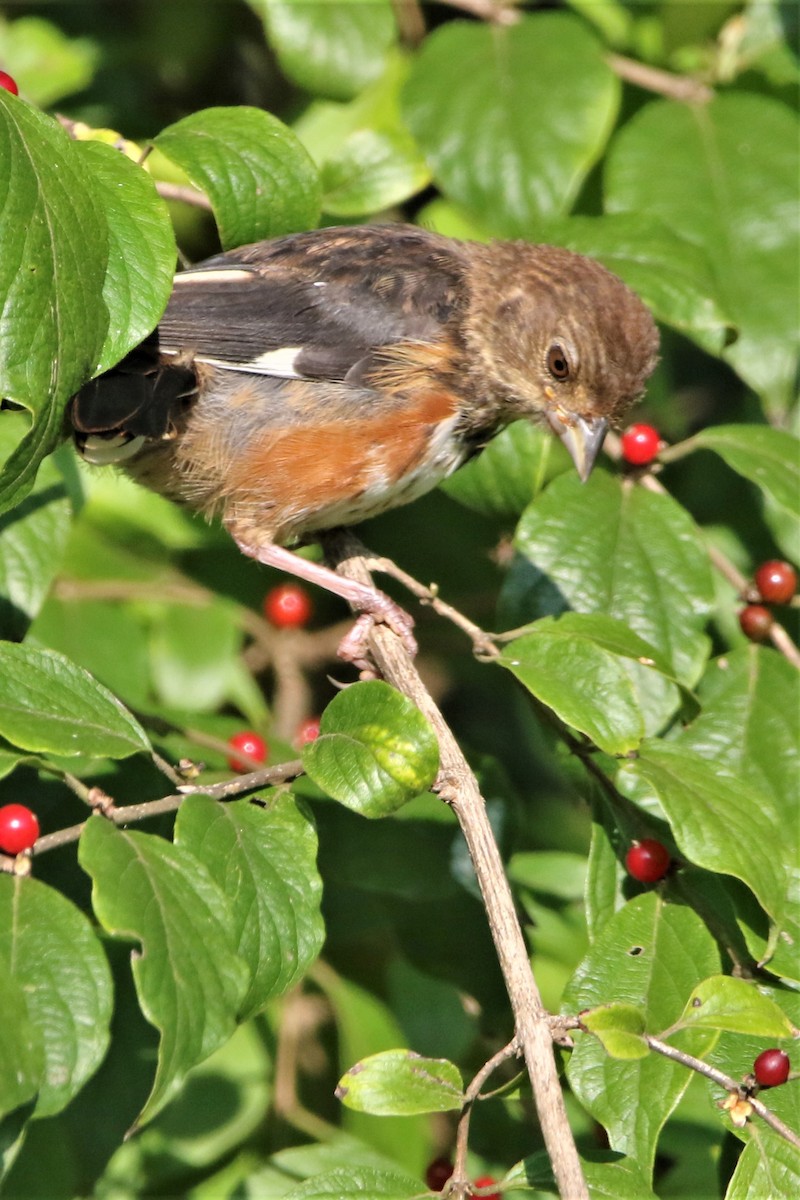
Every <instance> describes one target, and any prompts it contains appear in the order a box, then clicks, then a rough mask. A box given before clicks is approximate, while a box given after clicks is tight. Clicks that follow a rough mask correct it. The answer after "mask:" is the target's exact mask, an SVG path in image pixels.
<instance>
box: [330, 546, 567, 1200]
mask: <svg viewBox="0 0 800 1200" xmlns="http://www.w3.org/2000/svg"><path fill="white" fill-rule="evenodd" d="M326 550H327V551H328V553H329V555H330V557H331V559H332V560H333V561H335V562H336V563H338V564H339V567H338V569H339V570H340V572H341V573H342V574H343V575H346V576H347V577H348V578H350V579H357V580H359V581H360V582H362V583H366V584H368V585H372V579H371V576H370V573H369V571H368V570H367V567H366V565H365V563H364V561H363V560H362V558H361V555H362V552H363V547H362V546H361V544H360V543H359V542H358V541H357V540H356V539H355V538H354V537H353V536H352V535H351V534H348V533H340V534H336V535H329V536H328V537H327V538H326ZM370 649H371V652H372V654H373V657H374V658H375V661H376V663H377V665H378V668H379V669H380V671H381V674H382V675H383V677H384V678H385V679H387V680H388V681H389V683H391V684H392V685H393V686H394V687H396V688H397V689H398V691H400V692H402V693H403V694H404V695H406V696H408V697H409V699H411V700H412V701H413V702H414V703H415V704H416V706H417V707H418V708H419V709H420V711H421V712H422V713H423V714H424V716H426V717H427V719H428V721H429V722H430V723H431V725H432V726H433V729H434V730H435V732H436V736H437V738H438V741H439V755H440V770H439V777H438V780H437V785H436V786H437V790H438V792H439V795H440V797H441V798H442V800H444V801H446V802H447V803H448V804H450V806H451V807H452V809H453V811H454V812H455V814H456V816H457V817H458V820H459V824H460V825H461V829H462V831H463V833H464V837H465V840H466V842H467V846H468V848H469V853H470V857H471V859H472V863H473V866H474V869H475V875H476V878H477V881H478V885H479V887H480V890H481V895H482V896H483V903H484V906H485V908H486V914H487V917H488V920H489V926H490V929H491V933H492V938H493V940H494V944H495V948H496V951H497V956H498V960H499V963H500V967H501V970H502V972H503V976H504V978H505V982H506V988H507V990H508V995H509V999H510V1001H511V1007H512V1010H513V1013H514V1019H515V1023H516V1036H517V1039H518V1041H519V1045H520V1048H521V1050H522V1053H523V1055H524V1058H525V1064H526V1067H527V1070H528V1074H529V1076H530V1080H531V1084H532V1087H533V1095H534V1101H535V1104H536V1110H537V1113H538V1117H539V1123H540V1125H541V1129H542V1134H543V1136H544V1141H545V1145H546V1147H547V1151H548V1153H549V1155H550V1159H551V1162H552V1165H553V1173H554V1175H555V1178H556V1183H557V1185H558V1188H559V1192H560V1194H561V1196H562V1197H564V1198H565V1200H588V1196H589V1193H588V1189H587V1186H586V1181H585V1179H584V1177H583V1171H582V1170H581V1164H580V1159H579V1157H578V1152H577V1149H576V1147H575V1140H574V1138H573V1136H572V1130H571V1129H570V1126H569V1121H568V1119H567V1112H566V1108H565V1106H564V1097H563V1094H562V1091H561V1085H560V1083H559V1078H558V1069H557V1067H556V1061H555V1057H554V1054H553V1042H552V1038H551V1036H550V1027H549V1024H548V1020H547V1013H546V1012H545V1010H544V1006H543V1004H542V1000H541V996H540V995H539V989H538V988H537V986H536V981H535V979H534V977H533V972H532V970H531V964H530V960H529V957H528V950H527V947H526V945H525V939H524V937H523V934H522V929H521V928H520V923H519V920H518V917H517V912H516V908H515V906H514V898H513V896H512V894H511V889H510V887H509V884H508V880H507V879H506V876H505V872H504V869H503V861H502V859H501V857H500V851H499V850H498V847H497V843H496V841H495V839H494V834H493V832H492V827H491V825H490V823H489V820H488V817H487V815H486V805H485V802H484V799H483V797H482V796H481V794H480V790H479V787H478V782H477V780H476V778H475V776H474V774H473V773H472V771H471V770H470V767H469V764H468V763H467V761H466V759H465V758H464V755H463V754H462V752H461V749H460V747H459V745H458V743H457V741H456V739H455V737H454V736H453V734H452V732H451V730H450V728H449V726H448V725H447V723H446V722H445V720H444V717H443V716H442V714H441V712H440V711H439V709H438V708H437V706H436V705H435V703H434V701H433V699H432V697H431V696H430V694H429V692H428V691H427V690H426V688H425V687H424V685H423V683H422V680H421V679H420V676H419V674H418V672H417V670H416V667H415V666H414V664H413V662H412V661H411V659H410V657H409V656H408V654H407V653H406V650H405V648H404V646H403V645H402V643H401V641H400V639H399V638H397V637H396V636H395V634H394V633H392V631H391V630H389V629H387V628H386V627H385V626H381V625H378V626H376V627H375V628H374V629H373V631H372V633H371V634H370Z"/></svg>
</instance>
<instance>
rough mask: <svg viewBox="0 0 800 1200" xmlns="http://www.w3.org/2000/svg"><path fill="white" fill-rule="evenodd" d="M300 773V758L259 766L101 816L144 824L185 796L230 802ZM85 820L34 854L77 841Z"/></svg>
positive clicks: (43, 842)
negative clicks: (270, 765) (230, 776)
mask: <svg viewBox="0 0 800 1200" xmlns="http://www.w3.org/2000/svg"><path fill="white" fill-rule="evenodd" d="M302 774H303V764H302V763H301V762H300V760H299V759H293V760H292V761H291V762H286V763H279V764H277V765H276V766H274V767H262V768H261V769H260V770H258V771H251V772H250V773H249V774H247V775H240V776H238V777H237V778H236V779H223V780H222V782H221V783H213V784H209V785H205V786H204V785H202V784H186V785H185V786H184V787H182V788H181V789H180V791H179V792H176V793H174V794H172V795H170V796H162V797H161V798H160V799H158V800H145V801H144V802H143V803H142V804H126V805H124V806H123V807H121V808H118V807H117V806H116V805H115V804H114V803H113V802H112V803H111V804H103V805H102V806H101V807H102V810H103V815H104V816H105V817H107V818H108V820H109V821H113V822H114V824H115V825H131V824H134V823H136V822H138V821H145V820H147V819H148V818H150V817H158V816H161V815H162V814H163V813H170V812H175V811H176V809H178V808H180V806H181V804H182V803H183V801H184V800H185V799H186V797H187V796H195V795H201V796H211V797H212V798H213V799H215V800H230V799H231V798H232V797H234V796H241V795H242V794H243V793H244V792H252V791H257V790H258V789H259V788H261V787H267V786H271V785H274V784H277V783H287V782H288V781H289V780H290V779H296V778H297V776H298V775H302ZM85 825H86V822H85V821H81V823H80V824H79V825H70V826H69V827H68V828H67V829H59V830H57V832H56V833H46V834H45V835H44V837H40V838H39V839H38V840H37V841H36V843H35V845H34V847H33V853H34V854H36V855H39V854H46V853H47V851H48V850H55V849H57V847H59V846H66V845H68V844H69V843H70V842H77V840H78V838H79V837H80V836H81V834H82V832H83V829H84V826H85ZM14 861H15V860H14V859H13V858H12V859H8V858H3V857H2V856H0V871H8V870H10V867H7V866H6V863H9V862H10V863H13V862H14Z"/></svg>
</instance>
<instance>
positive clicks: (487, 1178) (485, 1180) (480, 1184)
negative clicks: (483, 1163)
mask: <svg viewBox="0 0 800 1200" xmlns="http://www.w3.org/2000/svg"><path fill="white" fill-rule="evenodd" d="M493 1183H497V1180H496V1179H492V1177H491V1175H481V1177H480V1179H476V1180H475V1182H474V1183H473V1185H472V1186H473V1187H476V1188H485V1187H491V1186H492V1184H493ZM480 1200H502V1197H501V1196H500V1193H499V1192H489V1193H488V1194H487V1195H485V1196H481V1198H480Z"/></svg>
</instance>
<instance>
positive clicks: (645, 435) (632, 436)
mask: <svg viewBox="0 0 800 1200" xmlns="http://www.w3.org/2000/svg"><path fill="white" fill-rule="evenodd" d="M660 445H661V438H660V437H659V435H658V430H657V429H654V428H653V426H652V425H629V426H628V428H627V429H626V430H625V432H624V433H623V435H622V457H623V458H624V459H625V462H628V463H632V465H633V466H635V467H643V466H645V465H646V464H647V463H651V462H652V461H653V459H654V458H655V457H656V455H657V454H658V450H659V447H660Z"/></svg>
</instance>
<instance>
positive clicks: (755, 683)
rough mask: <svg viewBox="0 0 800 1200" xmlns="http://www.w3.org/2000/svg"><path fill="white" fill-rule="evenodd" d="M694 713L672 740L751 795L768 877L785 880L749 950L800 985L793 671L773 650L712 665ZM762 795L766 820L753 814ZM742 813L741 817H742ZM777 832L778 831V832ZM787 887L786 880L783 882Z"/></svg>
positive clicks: (797, 730)
mask: <svg viewBox="0 0 800 1200" xmlns="http://www.w3.org/2000/svg"><path fill="white" fill-rule="evenodd" d="M699 698H700V702H701V706H702V707H701V711H700V715H699V716H698V717H697V718H696V719H695V720H694V721H693V722H692V724H691V725H689V726H688V728H686V729H684V730H683V732H682V733H681V735H680V737H679V738H678V744H679V745H681V746H684V747H686V748H687V749H688V750H689V751H691V752H693V753H694V754H699V755H700V756H701V757H702V758H703V759H705V760H706V761H707V762H708V763H709V764H710V765H711V766H712V768H713V769H714V770H719V769H723V770H725V771H726V772H729V773H730V774H731V775H734V776H736V777H738V778H739V779H741V780H743V781H744V783H745V785H746V786H749V787H750V788H751V789H752V794H751V795H750V796H749V800H748V802H746V803H748V805H749V809H750V811H752V809H753V808H754V807H757V808H758V809H759V813H758V814H757V817H756V819H757V821H759V823H760V824H761V830H762V835H765V834H766V826H767V822H769V823H770V827H771V832H770V834H769V857H770V861H771V864H772V866H771V873H773V874H776V875H777V876H778V877H779V878H783V879H785V880H786V881H787V883H786V885H785V886H784V887H783V889H782V896H781V898H780V901H779V907H777V908H776V910H775V911H774V912H773V917H774V919H775V928H774V930H773V934H772V939H771V944H770V946H769V947H767V946H765V944H763V943H762V944H761V946H759V947H757V948H756V947H754V952H755V953H756V955H757V957H758V958H759V959H761V958H765V957H767V958H770V965H771V969H773V970H775V971H777V972H778V973H779V974H783V975H786V976H787V977H788V978H791V979H794V980H800V962H798V956H797V952H796V947H797V945H798V944H800V906H799V905H798V896H799V895H800V889H798V886H797V882H796V880H797V875H798V869H799V866H800V794H799V793H798V789H797V771H798V744H800V737H799V736H798V735H800V705H798V677H797V672H796V670H795V668H794V667H793V666H792V665H791V664H790V663H789V662H787V661H786V659H785V658H784V657H783V656H782V655H780V654H776V653H775V652H774V651H773V650H771V649H768V648H766V647H762V646H753V645H748V646H745V647H743V648H742V649H741V650H736V651H733V652H732V653H729V654H726V655H724V657H722V658H719V659H716V660H715V661H714V662H713V663H711V665H710V666H709V669H708V671H707V672H706V674H705V675H704V677H703V679H702V681H701V684H700V688H699ZM762 796H763V797H766V798H768V799H767V801H766V817H765V818H762V817H761V815H760V810H761V808H762V807H763V804H764V801H762V800H761V799H756V797H762ZM743 815H744V814H742V816H743ZM778 831H780V833H779V834H778ZM788 881H791V882H788Z"/></svg>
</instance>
